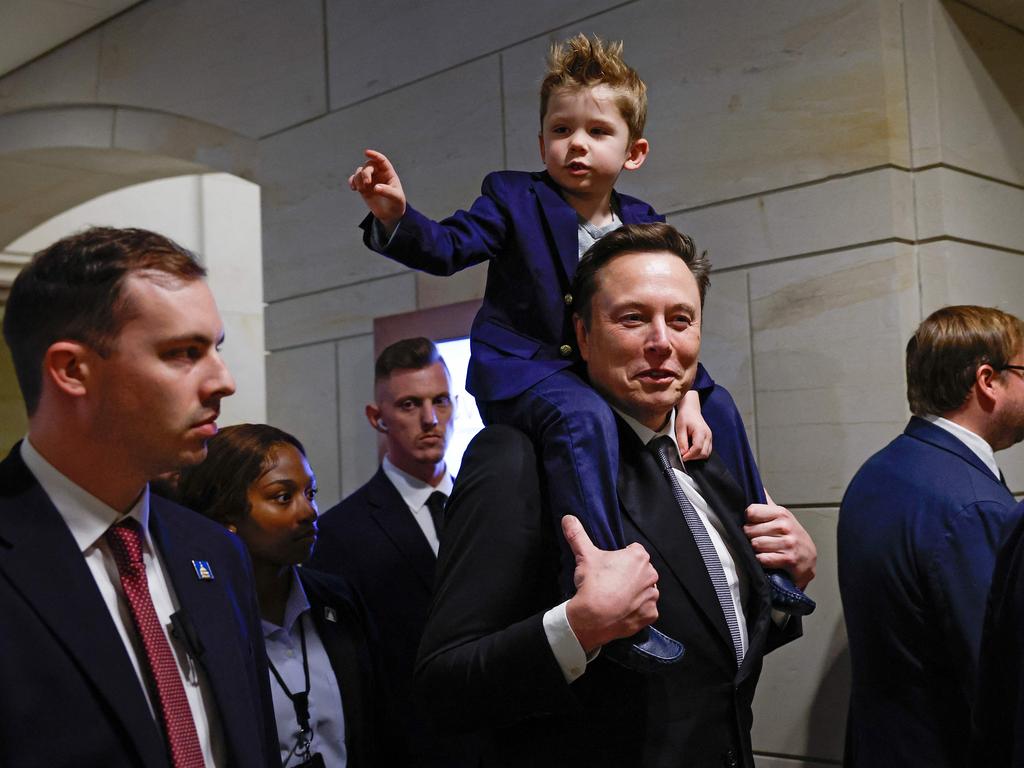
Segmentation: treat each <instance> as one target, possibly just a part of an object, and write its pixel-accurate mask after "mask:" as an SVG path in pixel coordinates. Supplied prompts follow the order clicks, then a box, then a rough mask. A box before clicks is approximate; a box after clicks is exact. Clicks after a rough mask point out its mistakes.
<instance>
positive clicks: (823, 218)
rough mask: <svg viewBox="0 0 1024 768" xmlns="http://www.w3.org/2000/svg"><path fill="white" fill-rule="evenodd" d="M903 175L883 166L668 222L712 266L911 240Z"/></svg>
mask: <svg viewBox="0 0 1024 768" xmlns="http://www.w3.org/2000/svg"><path fill="white" fill-rule="evenodd" d="M913 201H914V195H913V188H912V183H911V176H910V174H909V173H908V172H907V171H904V170H901V169H896V168H883V169H879V170H876V171H870V172H867V173H859V174H855V175H852V176H841V177H838V178H833V179H827V180H825V181H821V182H816V183H812V184H808V185H806V186H798V187H793V188H789V189H783V190H780V191H777V192H771V193H767V194H763V195H757V196H754V197H746V198H743V199H740V200H734V201H730V202H724V203H720V204H716V205H710V206H707V207H704V208H698V209H696V210H690V211H685V212H683V213H678V214H675V215H673V216H670V217H669V223H670V224H672V225H674V226H676V227H678V228H679V229H680V230H682V231H683V232H686V233H687V234H689V235H691V236H692V237H693V238H694V239H695V240H696V242H697V245H698V246H700V247H701V248H706V249H707V250H708V252H709V255H710V257H711V262H712V264H714V266H715V269H723V268H727V267H735V266H740V265H744V264H750V263H757V262H764V261H772V260H775V259H781V258H785V257H788V256H796V255H800V254H807V253H814V252H821V251H828V250H836V249H840V248H850V247H857V246H859V245H862V244H865V243H873V242H878V241H882V240H891V239H895V238H899V239H904V240H907V241H910V240H913V238H914V219H913V214H914V204H913Z"/></svg>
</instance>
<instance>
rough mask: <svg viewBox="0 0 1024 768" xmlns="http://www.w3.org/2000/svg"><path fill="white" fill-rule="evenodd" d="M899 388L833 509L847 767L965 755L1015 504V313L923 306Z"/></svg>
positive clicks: (955, 762)
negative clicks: (882, 442)
mask: <svg viewBox="0 0 1024 768" xmlns="http://www.w3.org/2000/svg"><path fill="white" fill-rule="evenodd" d="M907 399H908V401H909V403H910V410H911V411H912V412H913V414H914V415H913V417H912V418H911V419H910V423H909V424H908V425H907V427H906V429H905V430H904V432H903V434H902V435H900V436H899V437H897V438H896V439H895V440H893V441H892V442H891V443H889V445H887V446H886V447H885V448H883V449H882V450H881V451H879V452H878V453H876V454H875V455H874V456H872V457H871V458H870V459H868V461H867V463H865V464H864V466H863V467H861V469H860V471H859V472H857V474H856V476H855V477H854V478H853V481H852V482H851V483H850V486H849V488H847V491H846V495H845V497H844V498H843V502H842V506H841V508H840V511H839V529H838V545H839V589H840V593H841V595H842V600H843V610H844V613H845V615H846V625H847V633H848V635H849V642H850V658H851V664H852V690H851V695H850V715H849V722H848V726H847V734H846V759H845V762H844V765H846V766H848V768H866V767H868V766H881V765H901V766H929V768H942V767H943V766H961V765H964V764H965V761H966V754H967V745H968V740H969V736H970V730H971V715H972V707H973V705H974V690H975V683H976V673H977V664H978V651H979V645H980V641H981V632H982V624H983V619H984V615H985V604H986V596H987V595H988V591H989V586H990V584H991V582H992V572H993V567H994V564H995V558H996V552H997V551H998V549H999V546H1000V544H1001V543H1002V541H1003V540H1004V538H1005V537H1006V536H1007V535H1008V534H1009V532H1010V531H1011V529H1012V528H1013V526H1014V524H1015V523H1016V522H1017V520H1018V519H1019V517H1020V511H1019V510H1015V506H1016V502H1015V500H1014V498H1013V495H1012V494H1011V493H1010V490H1009V488H1008V487H1007V485H1006V482H1005V480H1004V479H1003V475H1002V473H1001V472H1000V470H999V467H998V465H997V464H996V461H995V452H996V451H1000V450H1002V449H1004V448H1009V447H1010V446H1011V445H1014V444H1015V443H1018V442H1020V441H1021V440H1022V439H1024V323H1022V322H1021V321H1020V320H1019V319H1018V318H1016V317H1014V316H1013V315H1009V314H1006V313H1005V312H1001V311H999V310H997V309H991V308H988V307H975V306H956V307H945V308H943V309H940V310H938V311H936V312H934V313H933V314H932V315H930V316H929V317H928V318H927V319H926V320H925V321H924V322H923V323H921V325H920V327H918V329H917V331H916V332H915V333H914V335H913V336H912V337H911V339H910V341H909V343H908V344H907Z"/></svg>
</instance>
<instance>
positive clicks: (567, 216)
mask: <svg viewBox="0 0 1024 768" xmlns="http://www.w3.org/2000/svg"><path fill="white" fill-rule="evenodd" d="M533 179H534V181H533V190H534V193H535V194H536V195H537V202H538V203H540V209H541V212H542V213H543V214H544V219H545V221H546V222H547V225H548V231H549V232H550V234H551V240H552V241H553V242H554V244H555V251H556V252H557V253H558V263H559V264H561V266H562V275H563V277H564V286H563V287H566V288H567V287H568V286H569V284H570V283H571V282H572V278H573V276H574V275H575V274H576V265H577V264H579V261H580V242H579V234H578V231H579V223H578V221H579V218H578V216H577V214H576V209H575V208H573V207H572V206H571V205H569V204H568V203H567V202H565V200H564V199H563V198H562V196H561V195H560V194H559V193H558V191H557V190H556V189H555V186H554V184H553V183H552V182H550V181H549V177H548V175H547V174H546V173H542V174H537V175H535V176H534V177H533Z"/></svg>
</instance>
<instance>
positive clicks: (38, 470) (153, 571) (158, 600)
mask: <svg viewBox="0 0 1024 768" xmlns="http://www.w3.org/2000/svg"><path fill="white" fill-rule="evenodd" d="M21 458H22V460H23V461H24V462H25V466H27V467H28V469H29V471H30V472H31V473H32V474H33V475H34V476H35V478H36V480H37V481H38V482H39V485H40V486H42V489H43V490H44V491H45V492H46V495H47V496H48V497H49V498H50V501H51V502H52V503H53V506H54V507H56V508H57V512H59V513H60V516H61V517H62V518H63V519H64V522H65V524H66V525H67V526H68V529H69V530H70V531H71V535H72V537H74V539H75V543H76V544H77V545H78V548H79V549H80V550H81V552H82V556H83V557H84V558H85V564H86V565H87V566H88V567H89V571H90V573H92V577H93V579H94V580H95V581H96V587H97V589H98V590H99V593H100V596H101V597H102V598H103V602H104V604H106V606H107V610H108V611H110V617H111V619H113V622H114V626H115V627H116V628H117V633H118V635H120V637H121V642H123V643H124V647H125V650H126V651H127V652H128V658H129V659H130V660H131V663H132V668H133V669H134V670H135V674H136V675H137V676H138V678H139V683H140V685H141V686H142V692H143V694H144V695H145V697H146V701H147V702H148V703H149V709H150V713H151V714H153V717H154V719H158V718H157V716H156V714H155V712H156V710H155V708H154V706H153V701H152V699H151V698H150V694H149V685H148V683H147V675H145V674H144V673H143V671H142V662H141V659H142V658H144V657H145V653H146V651H145V648H144V647H143V645H142V640H141V638H140V637H139V634H138V632H137V631H136V628H135V620H134V619H133V618H132V614H131V608H130V607H129V605H128V601H127V600H126V599H125V596H124V591H123V590H122V588H121V578H120V576H119V575H118V572H117V564H116V563H115V561H114V556H113V554H112V553H111V551H110V547H109V545H108V544H107V542H106V539H105V538H104V534H105V533H106V532H107V530H108V529H109V528H110V526H112V525H113V524H114V523H116V522H118V521H119V520H121V519H123V518H126V517H131V518H134V519H135V520H137V521H138V522H139V524H140V525H141V526H142V531H143V544H142V561H143V564H144V565H145V568H146V580H147V581H148V583H149V593H150V596H151V597H152V600H153V608H154V609H155V610H156V615H157V617H158V618H159V620H160V626H161V627H163V630H164V634H165V635H166V636H167V640H168V642H169V643H170V646H171V648H172V649H173V650H174V655H175V658H176V659H177V661H178V674H179V675H180V676H181V682H182V685H183V686H184V688H185V695H186V696H187V697H188V704H189V708H190V709H191V710H192V720H193V721H194V722H195V725H196V733H197V734H198V736H199V745H200V746H201V747H202V750H203V760H204V762H205V763H206V765H207V766H208V768H216V767H218V766H225V765H227V759H226V754H225V751H226V750H225V746H224V736H223V733H222V732H221V727H220V721H219V719H218V715H217V706H216V703H215V700H214V698H213V692H212V691H211V690H210V685H209V683H208V682H207V680H206V677H205V675H203V674H201V673H199V671H198V667H197V666H195V664H194V663H193V661H192V660H191V659H190V658H189V656H188V653H187V650H186V648H185V647H184V646H183V645H182V644H181V643H179V642H178V641H177V640H176V639H175V638H174V637H172V636H171V635H170V632H169V627H170V625H171V614H172V613H174V612H175V611H177V610H178V607H179V606H178V601H177V599H176V597H175V595H174V591H173V589H172V588H171V582H170V578H169V577H168V575H167V569H166V566H165V565H164V563H163V560H162V558H161V556H160V553H159V552H158V551H157V549H156V547H154V546H153V540H152V538H151V537H150V534H149V487H148V486H147V487H146V488H145V490H143V492H142V494H141V495H140V496H139V498H138V500H137V501H136V502H135V505H134V506H133V507H132V508H131V510H130V511H129V512H128V514H127V515H121V514H120V513H119V512H118V511H117V510H115V509H113V508H111V507H109V506H107V505H106V504H104V503H103V502H102V501H100V500H99V499H97V498H96V497H95V496H93V495H92V494H90V493H89V492H88V491H86V490H84V489H83V488H81V487H80V486H78V485H76V484H75V483H74V482H72V481H71V480H70V479H69V478H68V477H66V476H65V475H63V474H62V473H61V472H60V470H58V469H57V468H56V467H54V466H53V465H52V464H50V463H49V462H48V461H47V460H46V459H44V458H43V457H42V456H41V455H40V453H39V452H38V451H37V450H36V449H35V447H34V446H33V445H32V443H31V441H30V440H29V438H28V437H26V438H25V439H24V440H22V442H21ZM160 727H161V730H162V725H161V726H160Z"/></svg>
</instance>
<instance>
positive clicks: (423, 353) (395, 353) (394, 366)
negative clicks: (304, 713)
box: [373, 336, 448, 384]
mask: <svg viewBox="0 0 1024 768" xmlns="http://www.w3.org/2000/svg"><path fill="white" fill-rule="evenodd" d="M434 363H440V364H441V365H444V369H445V370H446V371H447V370H448V366H447V365H445V363H444V359H443V358H442V357H441V353H440V352H438V351H437V346H435V344H434V342H432V341H431V340H430V339H428V338H425V337H423V336H416V337H415V338H412V339H402V340H401V341H396V342H395V343H394V344H391V345H390V346H388V347H385V348H384V350H383V351H382V352H381V353H380V355H379V356H378V357H377V363H376V365H374V367H373V382H374V384H379V383H380V382H381V381H384V380H385V379H388V378H391V374H392V373H394V372H395V371H410V370H411V371H418V370H420V369H421V368H426V367H427V366H428V365H433V364H434Z"/></svg>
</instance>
